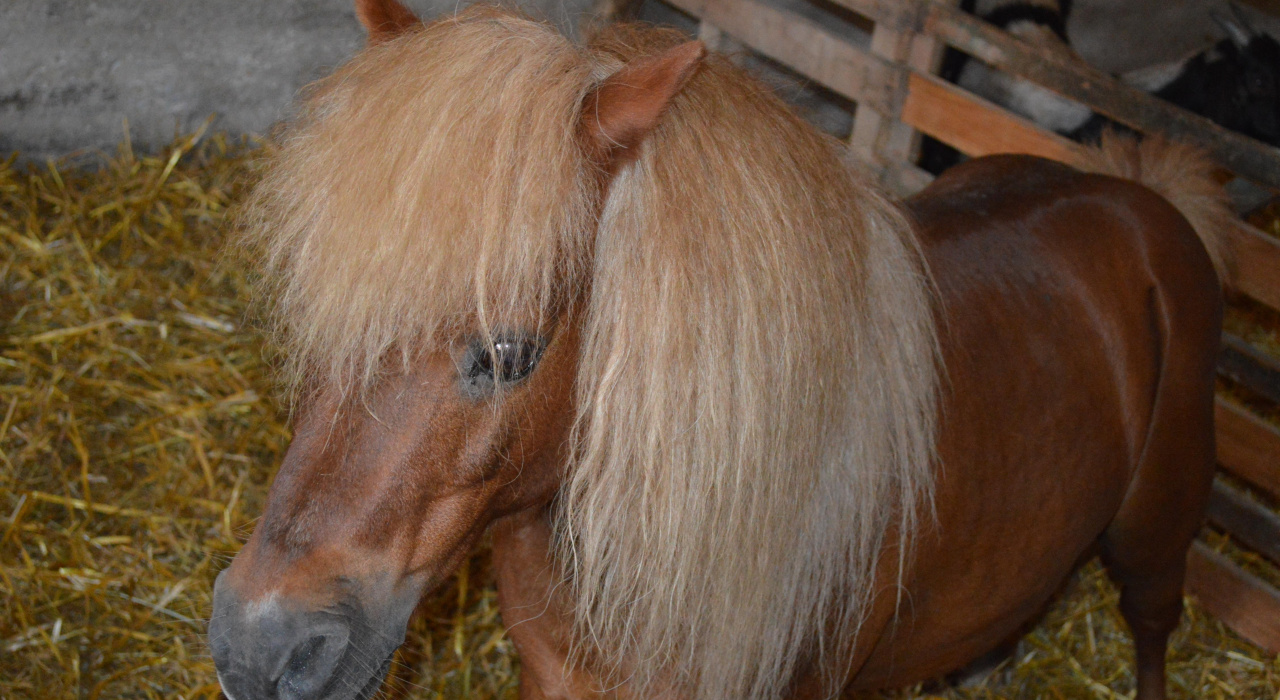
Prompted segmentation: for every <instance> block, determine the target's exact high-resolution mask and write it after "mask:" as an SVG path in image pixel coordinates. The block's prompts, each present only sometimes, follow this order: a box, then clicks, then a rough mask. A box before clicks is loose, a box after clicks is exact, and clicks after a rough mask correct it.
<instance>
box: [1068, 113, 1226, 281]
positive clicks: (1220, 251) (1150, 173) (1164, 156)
mask: <svg viewBox="0 0 1280 700" xmlns="http://www.w3.org/2000/svg"><path fill="white" fill-rule="evenodd" d="M1072 164H1073V165H1075V166H1076V167H1078V168H1080V169H1081V170H1084V171H1086V172H1092V173H1099V174H1102V175H1112V176H1115V177H1122V178H1125V179H1127V180H1133V181H1135V182H1140V183H1142V184H1143V185H1145V186H1147V187H1148V188H1150V189H1151V190H1152V191H1154V192H1155V193H1157V194H1159V195H1160V196H1162V197H1164V198H1165V199H1167V200H1168V201H1169V203H1170V204H1172V205H1173V206H1174V207H1175V208H1176V209H1177V210H1178V211H1179V212H1181V213H1182V216H1183V217H1184V218H1186V220H1187V221H1188V222H1189V223H1190V224H1191V227H1192V228H1193V229H1195V232H1196V235H1197V236H1199V238H1200V242H1201V243H1202V244H1203V245H1204V249H1205V251H1206V252H1207V253H1209V259H1210V260H1212V261H1213V267H1214V269H1215V270H1216V271H1217V273H1218V280H1219V281H1221V282H1222V284H1223V285H1224V286H1229V285H1230V283H1231V273H1232V269H1233V264H1232V259H1231V248H1230V239H1229V236H1230V231H1231V229H1232V228H1233V227H1235V226H1238V225H1239V223H1240V222H1239V217H1237V216H1236V214H1235V212H1234V211H1233V210H1232V209H1231V198H1230V197H1229V196H1228V195H1227V192H1226V190H1225V189H1223V187H1222V183H1221V181H1220V180H1219V178H1218V172H1219V167H1218V165H1217V163H1215V162H1214V161H1213V159H1212V158H1211V157H1210V156H1209V154H1208V153H1207V152H1206V151H1205V150H1204V149H1201V148H1198V147H1196V146H1193V145H1191V144H1189V143H1184V142H1180V141H1173V140H1170V139H1168V138H1167V137H1165V136H1164V135H1162V134H1151V135H1149V136H1146V137H1145V138H1142V139H1141V140H1139V139H1138V138H1137V137H1134V136H1130V135H1127V134H1120V133H1118V132H1116V131H1114V130H1107V131H1104V132H1103V134H1102V138H1101V140H1100V141H1099V143H1098V144H1097V145H1096V146H1093V147H1090V148H1087V149H1085V150H1084V151H1083V152H1082V153H1081V154H1080V155H1079V157H1078V158H1077V159H1076V160H1075V162H1074V163H1072Z"/></svg>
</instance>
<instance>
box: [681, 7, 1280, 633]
mask: <svg viewBox="0 0 1280 700" xmlns="http://www.w3.org/2000/svg"><path fill="white" fill-rule="evenodd" d="M665 2H667V4H669V5H671V6H673V7H675V8H676V9H678V10H680V11H682V12H684V13H686V14H689V15H692V16H693V17H694V18H695V19H697V20H698V22H699V36H700V37H701V38H702V39H703V40H704V41H706V42H707V43H708V44H710V45H711V47H712V48H716V47H717V45H718V44H719V42H721V41H722V40H724V39H725V38H731V39H732V40H733V41H735V42H738V43H740V44H741V45H743V46H744V47H746V48H747V49H749V50H751V51H754V52H756V53H758V54H761V55H763V56H766V57H768V58H770V59H772V60H774V61H776V62H778V63H781V64H782V65H784V66H786V67H788V68H790V69H792V70H794V71H796V72H798V73H800V74H801V75H803V76H805V77H806V78H808V79H809V80H812V81H813V82H814V83H817V84H819V85H821V86H823V87H825V88H827V89H829V90H831V91H833V92H834V93H836V94H838V95H840V96H842V97H844V98H847V99H848V100H851V101H853V102H854V103H855V104H856V105H857V108H856V111H855V113H854V121H853V130H852V134H851V135H850V137H849V146H850V148H852V149H853V150H854V151H855V152H856V153H858V154H859V155H860V156H862V158H863V159H864V160H865V161H866V162H867V163H869V164H870V165H871V167H872V168H873V169H874V170H875V171H876V172H877V173H878V174H879V176H880V178H881V180H882V182H883V183H884V184H885V185H887V186H888V187H889V188H890V189H892V190H895V191H897V192H898V193H900V194H904V195H905V194H909V193H911V192H914V191H916V190H919V189H920V188H922V187H924V186H925V185H926V184H928V183H929V181H930V180H931V176H930V175H929V174H928V173H926V172H924V171H923V170H921V169H919V168H918V167H916V166H915V165H913V164H912V162H911V161H912V158H913V154H914V153H915V152H916V149H917V148H918V143H919V139H920V134H928V135H929V136H932V137H934V138H936V139H938V140H939V141H942V142H944V143H947V144H949V145H951V146H953V147H954V148H956V149H957V150H959V151H961V152H963V153H965V154H968V155H985V154H990V153H1031V154H1036V155H1042V156H1046V157H1050V158H1057V159H1068V158H1069V157H1070V156H1071V155H1072V153H1073V152H1074V151H1075V150H1076V149H1078V148H1079V146H1078V145H1077V144H1075V143H1074V142H1072V141H1070V140H1068V139H1066V138H1063V137H1062V136H1059V135H1057V134H1054V133H1052V132H1049V131H1046V130H1044V129H1042V128H1040V127H1038V126H1036V125H1035V124H1033V123H1032V122H1030V121H1028V120H1026V119H1024V118H1022V117H1019V116H1017V115H1014V114H1012V113H1010V112H1008V111H1005V110H1003V109H1001V108H1000V107H998V106H996V105H994V104H991V103H990V102H988V101H986V100H984V99H982V98H980V97H978V96H976V95H974V94H972V93H969V92H966V91H965V90H963V89H961V88H959V87H957V86H956V85H953V84H950V83H947V82H945V81H943V80H941V79H939V78H938V77H937V76H936V75H934V72H935V71H936V69H937V66H938V64H939V58H940V56H941V53H942V51H943V49H944V48H945V47H947V46H950V47H953V48H955V49H958V50H960V51H962V52H964V53H966V54H969V55H970V56H973V57H975V58H977V59H979V60H981V61H982V62H984V63H986V64H988V65H989V66H991V67H993V68H995V69H998V70H1001V71H1004V72H1006V73H1009V74H1012V75H1016V76H1018V77H1021V78H1024V79H1026V80H1029V81H1031V82H1033V83H1036V84H1038V85H1041V86H1043V87H1046V88H1048V89H1050V90H1052V91H1054V92H1056V93H1058V94H1060V95H1062V96H1065V97H1068V98H1071V99H1073V100H1076V101H1078V102H1081V103H1083V104H1087V105H1089V106H1090V107H1091V108H1093V110H1094V111H1096V112H1099V113H1101V114H1104V115H1106V116H1108V117H1110V118H1111V119H1113V120H1115V121H1117V122H1119V123H1121V124H1125V125H1127V126H1129V127H1132V128H1134V129H1136V130H1138V131H1141V132H1151V131H1162V132H1164V133H1166V134H1168V135H1170V136H1172V137H1174V138H1177V139H1181V140H1187V141H1192V142H1195V143H1197V144H1199V145H1201V146H1203V147H1204V148H1206V149H1208V150H1209V151H1210V152H1211V153H1212V154H1213V155H1214V156H1215V157H1216V159H1217V160H1218V162H1219V163H1221V164H1222V165H1223V166H1225V167H1226V168H1228V169H1230V170H1231V171H1232V173H1233V174H1234V175H1235V176H1236V177H1240V178H1244V179H1246V180H1249V181H1251V182H1253V183H1255V184H1256V185H1260V186H1262V187H1264V188H1269V189H1272V190H1276V189H1280V149H1275V148H1271V147H1269V146H1266V145H1264V144H1261V143H1259V142H1257V141H1254V140H1252V139H1250V138H1248V137H1245V136H1241V135H1239V134H1236V133H1234V132H1230V131H1227V130H1225V129H1223V128H1221V127H1219V126H1217V125H1215V124H1213V123H1212V122H1210V121H1208V120H1207V119H1204V118H1203V117H1199V116H1196V115H1194V114H1191V113H1189V112H1186V111H1184V110H1182V109H1179V108H1177V107H1174V106H1172V105H1170V104H1169V103H1166V102H1163V101H1161V100H1158V99H1156V98H1153V97H1151V96H1150V95H1147V94H1146V93H1143V92H1141V91H1138V90H1136V89H1134V88H1131V87H1128V86H1126V85H1124V84H1122V83H1120V82H1118V81H1117V80H1115V79H1114V78H1112V77H1111V76H1109V75H1106V74H1104V73H1101V72H1098V71H1096V70H1093V69H1091V68H1089V67H1088V66H1085V65H1082V64H1080V63H1078V62H1075V61H1072V60H1070V59H1069V58H1066V57H1060V56H1057V55H1052V54H1049V53H1046V52H1044V51H1039V50H1037V49H1036V48H1035V47H1033V46H1031V45H1029V44H1027V43H1024V42H1022V41H1020V40H1018V39H1016V38H1014V37H1012V36H1010V35H1008V34H1006V33H1005V32H1003V31H1001V30H999V29H996V28H994V27H992V26H991V25H988V24H986V23H985V22H983V21H981V20H979V19H977V18H975V17H973V16H972V15H969V14H966V13H964V12H962V11H960V10H959V9H958V8H956V7H954V5H953V4H951V3H948V2H944V1H943V0H831V7H830V9H831V10H832V11H833V12H839V13H841V14H844V13H847V12H851V13H853V14H854V15H857V17H858V21H859V23H860V25H865V26H867V27H869V28H870V42H869V46H867V45H866V44H867V43H868V42H867V41H866V37H862V38H861V40H860V41H859V40H857V39H856V38H855V37H851V36H842V35H841V34H840V33H839V32H838V31H835V30H832V29H829V28H828V27H827V24H828V23H826V22H818V21H814V20H813V19H810V18H809V17H808V16H804V15H802V14H800V13H799V12H796V11H795V10H794V9H788V8H786V7H781V6H779V5H776V4H769V3H766V2H765V1H764V0H665ZM1254 4H1256V3H1254ZM815 7H819V6H815ZM806 14H809V13H806ZM831 24H833V25H839V24H840V23H839V22H832V23H831ZM1231 245H1232V247H1233V248H1234V252H1235V255H1236V258H1237V261H1238V267H1237V271H1236V274H1237V277H1236V285H1235V286H1236V289H1237V290H1238V291H1239V292H1240V293H1242V294H1245V295H1247V296H1249V297H1252V298H1253V299H1255V300H1257V301H1259V302H1261V303H1263V304H1265V305H1267V306H1269V307H1271V308H1273V309H1277V310H1280V241H1277V240H1276V239H1274V238H1272V237H1270V236H1268V235H1266V234H1264V233H1262V232H1261V231H1258V230H1256V229H1252V228H1251V227H1247V226H1242V227H1241V228H1240V230H1239V231H1238V232H1236V233H1235V234H1234V235H1233V240H1232V241H1231ZM1219 369H1220V372H1221V374H1222V375H1223V376H1225V377H1228V378H1229V379H1231V380H1232V381H1234V382H1237V383H1238V384H1240V385H1243V386H1245V387H1247V388H1248V389H1249V390H1251V391H1252V392H1253V393H1254V394H1256V395H1258V396H1261V397H1264V398H1266V399H1269V400H1271V401H1273V402H1277V403H1280V362H1278V361H1277V360H1276V359H1275V358H1272V357H1270V356H1268V355H1267V354H1266V353H1264V352H1262V351H1261V350H1259V349H1257V348H1255V347H1252V346H1250V345H1249V344H1248V343H1246V342H1244V341H1243V340H1242V339H1240V338H1236V337H1233V336H1230V335H1227V336H1225V337H1224V339H1223V351H1222V357H1221V362H1220V368H1219ZM1216 419H1217V428H1218V435H1217V439H1218V463H1219V465H1220V467H1221V468H1222V470H1223V471H1225V472H1226V473H1228V474H1230V475H1231V477H1232V478H1233V479H1235V480H1238V481H1237V482H1236V483H1239V482H1244V483H1247V484H1248V486H1249V488H1252V489H1255V490H1256V491H1257V492H1259V493H1262V494H1265V495H1266V496H1267V497H1270V498H1273V499H1276V500H1277V501H1280V430H1277V429H1276V428H1275V427H1274V426H1272V425H1271V424H1270V423H1268V422H1266V421H1264V420H1262V419H1261V418H1259V417H1258V416H1257V415H1255V414H1254V413H1253V412H1251V411H1250V410H1248V409H1247V408H1244V407H1242V406H1240V405H1238V404H1235V403H1231V402H1229V401H1227V400H1225V399H1222V398H1219V399H1218V400H1217V406H1216ZM1209 521H1210V523H1211V524H1212V525H1214V526H1215V527H1217V528H1219V529H1221V530H1223V531H1225V532H1227V533H1228V534H1229V535H1230V536H1231V538H1232V541H1233V542H1234V543H1236V544H1238V545H1240V546H1241V547H1243V548H1245V549H1247V550H1250V551H1252V552H1253V553H1255V554H1256V555H1258V556H1260V557H1261V558H1264V559H1267V560H1269V561H1270V562H1272V563H1273V564H1280V517H1277V515H1276V514H1275V513H1274V512H1272V511H1270V510H1268V509H1267V508H1265V507H1263V506H1262V505H1260V504H1259V503H1258V502H1257V501H1256V500H1254V499H1252V498H1250V497H1249V496H1248V495H1246V494H1245V493H1243V492H1242V491H1241V490H1239V489H1237V488H1235V487H1234V486H1232V484H1231V480H1229V479H1223V478H1218V479H1217V480H1216V482H1215V484H1214V490H1213V496H1212V501H1211V504H1210V507H1209ZM1187 585H1188V590H1189V592H1190V593H1191V594H1192V595H1194V596H1196V597H1197V598H1198V599H1199V601H1200V602H1201V604H1202V605H1203V606H1204V607H1205V608H1206V609H1208V610H1209V611H1210V612H1211V613H1213V614H1214V615H1216V616H1217V617H1218V618H1219V619H1221V620H1223V621H1224V622H1226V623H1227V624H1228V625H1229V626H1231V627H1232V628H1233V629H1234V630H1235V631H1236V632H1237V633H1239V634H1240V635H1241V636H1243V637H1245V638H1246V639H1248V640H1250V641H1252V642H1253V643H1255V644H1257V645H1259V646H1261V647H1263V648H1264V649H1267V650H1268V651H1269V652H1271V653H1280V592H1278V591H1277V590H1276V589H1275V588H1274V587H1272V586H1271V585H1270V584H1268V583H1267V582H1266V581H1264V580H1263V579H1261V578H1259V577H1258V576H1255V575H1253V574H1251V573H1249V572H1247V571H1245V570H1244V569H1243V568H1241V567H1240V566H1238V565H1237V564H1236V563H1234V562H1233V561H1231V560H1230V559H1228V558H1227V557H1225V556H1223V555H1221V554H1219V553H1218V552H1216V551H1215V550H1213V549H1212V548H1210V547H1209V546H1208V545H1206V544H1205V543H1203V542H1200V541H1197V542H1196V544H1195V546H1194V547H1193V549H1192V551H1191V554H1190V556H1189V559H1188V583H1187Z"/></svg>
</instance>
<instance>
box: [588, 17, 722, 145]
mask: <svg viewBox="0 0 1280 700" xmlns="http://www.w3.org/2000/svg"><path fill="white" fill-rule="evenodd" d="M706 55H707V47H706V46H704V45H703V44H702V42H701V41H689V42H686V43H683V44H680V45H679V46H676V47H675V48H671V49H668V50H666V51H664V52H662V53H660V54H658V55H656V56H650V57H648V58H642V59H638V60H636V61H632V62H631V63H628V64H627V65H625V66H623V67H622V68H621V69H620V70H618V72H616V73H614V74H613V75H611V76H609V77H608V78H605V80H604V82H602V83H600V85H599V86H597V87H596V88H595V89H594V90H592V91H591V93H590V94H589V95H587V99H586V101H584V102H583V105H582V121H581V131H582V136H583V138H584V140H585V141H586V145H587V148H588V150H590V151H591V152H592V153H593V155H598V156H599V157H600V159H601V160H602V161H603V162H605V163H607V164H616V163H618V162H622V161H626V160H630V159H631V158H634V157H635V153H636V150H637V147H638V146H639V145H640V142H641V141H643V140H644V137H645V136H647V135H648V134H649V132H650V131H652V130H653V128H654V127H655V126H657V124H658V119H659V118H660V117H661V116H662V112H663V110H665V109H666V108H667V105H668V104H670V103H671V99H672V98H674V97H675V96H676V94H677V93H679V92H680V89H681V88H683V87H684V85H685V83H687V82H688V81H689V78H690V77H692V76H693V73H694V71H696V70H697V68H698V66H699V65H700V64H701V63H702V59H703V57H704V56H706Z"/></svg>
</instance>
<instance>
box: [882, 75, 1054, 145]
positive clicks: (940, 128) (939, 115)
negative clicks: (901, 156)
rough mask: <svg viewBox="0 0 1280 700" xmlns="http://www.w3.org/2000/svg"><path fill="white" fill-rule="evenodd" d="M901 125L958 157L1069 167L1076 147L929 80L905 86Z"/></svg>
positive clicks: (912, 79) (945, 84)
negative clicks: (1014, 158)
mask: <svg viewBox="0 0 1280 700" xmlns="http://www.w3.org/2000/svg"><path fill="white" fill-rule="evenodd" d="M902 120H903V121H904V122H906V123H907V124H910V125H911V126H913V127H915V128H916V129H919V130H920V131H923V132H924V133H926V134H929V135H930V136H933V137H934V138H936V139H938V140H939V141H942V142H943V143H946V144H948V145H950V146H952V147H953V148H955V149H957V150H959V151H960V152H962V153H965V154H967V155H971V156H984V155H989V154H992V153H1030V154H1033V155H1038V156H1043V157H1045V158H1053V159H1056V160H1061V161H1066V162H1068V163H1069V162H1071V161H1072V160H1074V158H1075V154H1076V153H1077V149H1078V148H1079V146H1077V145H1076V144H1074V143H1072V142H1071V141H1070V140H1069V139H1066V138H1064V137H1062V136H1059V135H1057V134H1055V133H1052V132H1050V131H1046V130H1044V129H1041V128H1040V127H1038V126H1036V125H1035V124H1034V123H1032V122H1031V121H1029V120H1027V119H1024V118H1022V117H1019V116H1017V115H1015V114H1012V113H1010V112H1006V111H1005V110H1003V109H1001V108H999V107H997V106H995V105H994V104H991V103H990V102H987V101H986V100H984V99H982V98H980V97H977V96H975V95H974V94H972V93H970V92H966V91H965V90H962V89H960V88H958V87H956V86H954V85H952V84H950V83H948V82H945V81H943V80H940V79H938V78H934V77H933V76H927V75H921V74H919V73H913V74H912V75H911V77H910V78H909V79H908V80H907V100H906V102H905V103H904V104H903V106H902Z"/></svg>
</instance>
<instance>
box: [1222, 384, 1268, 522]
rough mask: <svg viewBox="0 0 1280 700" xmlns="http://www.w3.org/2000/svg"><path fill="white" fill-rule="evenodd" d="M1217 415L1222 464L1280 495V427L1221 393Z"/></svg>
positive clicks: (1242, 476) (1254, 484) (1239, 475)
mask: <svg viewBox="0 0 1280 700" xmlns="http://www.w3.org/2000/svg"><path fill="white" fill-rule="evenodd" d="M1214 419H1215V420H1214V423H1215V425H1216V426H1217V430H1218V464H1220V465H1221V466H1222V467H1223V468H1224V469H1226V470H1227V471H1229V472H1231V473H1232V474H1233V475H1235V476H1237V477H1239V478H1241V479H1244V480H1245V481H1247V482H1249V483H1250V484H1251V485H1253V486H1256V487H1258V488H1259V489H1262V490H1263V491H1265V492H1266V493H1268V494H1270V495H1271V496H1273V497H1275V498H1280V430H1276V428H1275V427H1273V426H1272V425H1270V424H1269V423H1267V422H1266V421H1264V420H1262V419H1261V418H1259V417H1257V416H1255V415H1253V414H1252V413H1250V412H1249V411H1248V410H1247V409H1245V408H1242V407H1240V406H1237V405H1235V404H1232V403H1229V402H1227V401H1225V400H1224V399H1222V398H1221V397H1218V398H1216V399H1215V400H1214Z"/></svg>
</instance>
